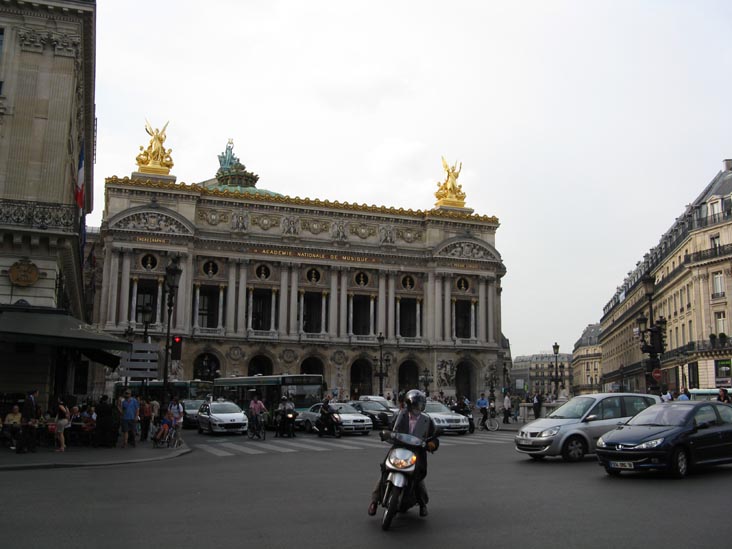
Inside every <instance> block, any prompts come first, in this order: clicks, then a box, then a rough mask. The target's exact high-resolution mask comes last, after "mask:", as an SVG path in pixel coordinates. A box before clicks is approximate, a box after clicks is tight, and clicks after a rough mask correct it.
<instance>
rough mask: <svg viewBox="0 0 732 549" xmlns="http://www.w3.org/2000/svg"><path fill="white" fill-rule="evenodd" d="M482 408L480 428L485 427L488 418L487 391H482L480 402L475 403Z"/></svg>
mask: <svg viewBox="0 0 732 549" xmlns="http://www.w3.org/2000/svg"><path fill="white" fill-rule="evenodd" d="M475 404H476V405H477V406H478V409H479V410H480V415H481V418H480V424H479V426H480V428H481V429H485V420H486V419H488V400H487V399H486V398H485V393H480V398H479V399H478V402H476V403H475Z"/></svg>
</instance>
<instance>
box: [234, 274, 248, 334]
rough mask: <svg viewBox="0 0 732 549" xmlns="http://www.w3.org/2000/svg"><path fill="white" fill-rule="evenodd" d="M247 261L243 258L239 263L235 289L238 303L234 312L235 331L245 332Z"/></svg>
mask: <svg viewBox="0 0 732 549" xmlns="http://www.w3.org/2000/svg"><path fill="white" fill-rule="evenodd" d="M248 264H249V262H248V261H246V260H243V261H242V262H241V263H239V288H238V289H237V297H236V302H237V304H238V309H237V314H236V331H237V332H238V333H240V334H245V333H246V331H247V325H246V312H247V266H248Z"/></svg>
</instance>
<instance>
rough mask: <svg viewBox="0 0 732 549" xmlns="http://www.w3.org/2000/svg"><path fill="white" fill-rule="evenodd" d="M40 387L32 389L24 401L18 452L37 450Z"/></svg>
mask: <svg viewBox="0 0 732 549" xmlns="http://www.w3.org/2000/svg"><path fill="white" fill-rule="evenodd" d="M37 406H38V389H32V390H31V391H29V392H28V396H27V397H26V398H25V400H24V401H23V408H22V409H21V413H20V419H21V423H22V425H21V438H20V443H19V444H18V446H17V447H16V449H15V451H16V452H17V453H18V454H25V453H26V452H35V451H36V446H37V444H38V435H37V433H38V415H37V411H36V410H37Z"/></svg>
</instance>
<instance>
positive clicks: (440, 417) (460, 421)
mask: <svg viewBox="0 0 732 549" xmlns="http://www.w3.org/2000/svg"><path fill="white" fill-rule="evenodd" d="M424 411H425V413H426V414H427V415H428V416H430V417H431V418H432V420H433V421H434V422H435V427H436V428H437V435H438V436H439V435H443V434H445V433H458V434H460V435H464V434H466V433H467V432H468V429H469V428H470V423H469V422H468V418H466V417H465V416H463V415H460V414H458V413H457V412H453V411H452V410H450V408H448V407H447V406H445V405H444V404H442V403H441V402H436V401H434V400H428V401H427V405H426V406H425V409H424Z"/></svg>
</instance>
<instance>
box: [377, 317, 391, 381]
mask: <svg viewBox="0 0 732 549" xmlns="http://www.w3.org/2000/svg"><path fill="white" fill-rule="evenodd" d="M384 339H385V338H384V334H382V333H381V332H379V335H378V336H376V341H378V342H379V371H378V372H377V374H376V377H378V378H379V396H384V378H385V377H389V364H390V363H391V357H389V356H387V357H386V368H384Z"/></svg>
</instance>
